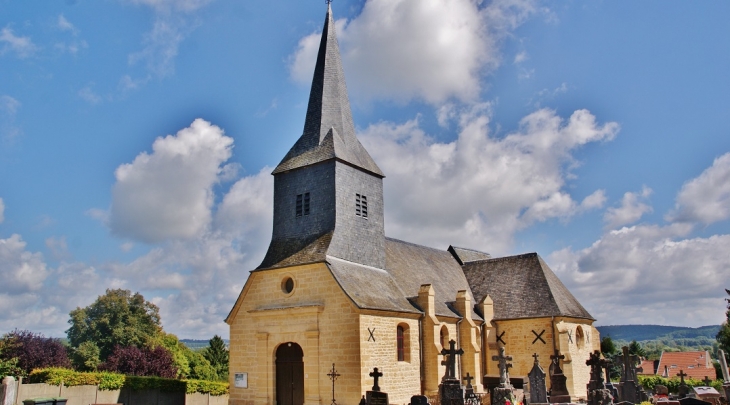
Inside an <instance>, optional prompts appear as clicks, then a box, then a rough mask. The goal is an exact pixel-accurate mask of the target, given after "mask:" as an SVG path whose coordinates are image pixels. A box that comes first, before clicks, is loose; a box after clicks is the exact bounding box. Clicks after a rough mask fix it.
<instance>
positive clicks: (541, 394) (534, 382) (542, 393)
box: [527, 353, 548, 404]
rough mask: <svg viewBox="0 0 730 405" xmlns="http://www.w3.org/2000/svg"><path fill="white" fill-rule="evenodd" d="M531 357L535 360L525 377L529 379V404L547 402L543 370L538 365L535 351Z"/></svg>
mask: <svg viewBox="0 0 730 405" xmlns="http://www.w3.org/2000/svg"><path fill="white" fill-rule="evenodd" d="M532 357H534V358H535V362H534V363H533V364H532V370H530V372H529V373H527V378H528V379H529V380H530V404H545V403H547V402H548V399H547V388H546V386H545V371H544V370H543V369H542V367H540V362H539V361H538V360H537V358H538V357H539V356H538V355H537V353H535V354H533V355H532Z"/></svg>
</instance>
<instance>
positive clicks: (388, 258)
mask: <svg viewBox="0 0 730 405" xmlns="http://www.w3.org/2000/svg"><path fill="white" fill-rule="evenodd" d="M385 266H386V269H387V270H388V272H389V273H390V274H392V275H393V277H394V278H395V280H396V282H397V283H398V285H399V286H400V287H401V289H402V290H403V291H404V293H405V294H406V296H408V297H416V296H418V290H419V289H420V287H421V285H422V284H431V286H432V287H433V289H434V294H435V301H436V302H435V311H436V315H441V316H452V317H453V316H455V315H458V316H461V314H455V311H452V310H451V309H450V308H449V305H448V303H451V302H453V301H455V300H456V293H457V292H458V291H460V290H466V291H467V293H468V294H469V295H470V296H471V297H472V306H473V305H474V304H476V302H475V301H474V297H473V295H472V292H471V289H470V288H469V283H468V282H467V280H466V277H464V272H463V271H462V270H461V267H460V266H459V264H458V263H457V262H456V260H454V258H453V256H451V254H450V253H449V252H448V251H446V250H439V249H433V248H430V247H426V246H421V245H416V244H413V243H408V242H404V241H402V240H398V239H393V238H385ZM472 313H473V312H472ZM473 314H474V313H473ZM472 318H474V319H481V318H479V316H478V315H477V314H474V316H473V317H472Z"/></svg>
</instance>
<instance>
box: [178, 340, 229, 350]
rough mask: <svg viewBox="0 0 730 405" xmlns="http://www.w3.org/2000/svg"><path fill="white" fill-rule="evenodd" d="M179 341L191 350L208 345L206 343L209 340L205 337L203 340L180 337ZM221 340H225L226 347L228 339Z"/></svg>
mask: <svg viewBox="0 0 730 405" xmlns="http://www.w3.org/2000/svg"><path fill="white" fill-rule="evenodd" d="M180 342H181V343H182V344H184V345H185V346H187V347H188V348H189V349H192V350H199V349H205V348H206V347H208V344H209V340H207V339H204V340H198V339H180ZM223 342H225V344H226V347H228V345H229V342H228V339H223Z"/></svg>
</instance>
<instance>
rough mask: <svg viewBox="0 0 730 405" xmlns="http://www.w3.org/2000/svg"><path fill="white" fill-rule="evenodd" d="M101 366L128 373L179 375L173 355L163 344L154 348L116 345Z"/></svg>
mask: <svg viewBox="0 0 730 405" xmlns="http://www.w3.org/2000/svg"><path fill="white" fill-rule="evenodd" d="M101 368H102V369H103V370H106V371H112V372H116V373H122V374H126V375H139V376H157V377H163V378H175V377H177V369H176V368H175V365H174V363H173V360H172V355H171V354H170V352H169V351H167V350H166V349H165V348H164V347H162V346H158V347H155V348H154V349H149V348H142V349H140V348H138V347H134V346H127V347H121V346H116V347H115V348H114V350H113V351H112V353H111V354H110V355H109V358H108V359H107V361H106V362H105V363H104V364H103V365H102V366H101Z"/></svg>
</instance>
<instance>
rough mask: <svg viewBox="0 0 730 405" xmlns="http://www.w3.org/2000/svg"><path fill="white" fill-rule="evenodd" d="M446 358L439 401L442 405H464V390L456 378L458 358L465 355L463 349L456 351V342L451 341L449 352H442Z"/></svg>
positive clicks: (444, 350)
mask: <svg viewBox="0 0 730 405" xmlns="http://www.w3.org/2000/svg"><path fill="white" fill-rule="evenodd" d="M441 354H442V355H443V356H444V357H445V358H446V362H445V365H446V373H444V376H443V378H441V384H439V400H440V401H441V405H464V390H463V389H462V388H461V381H459V379H457V378H456V356H457V355H458V356H461V355H462V354H464V351H463V350H462V349H458V350H457V349H456V341H455V340H449V350H446V349H443V350H441Z"/></svg>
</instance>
